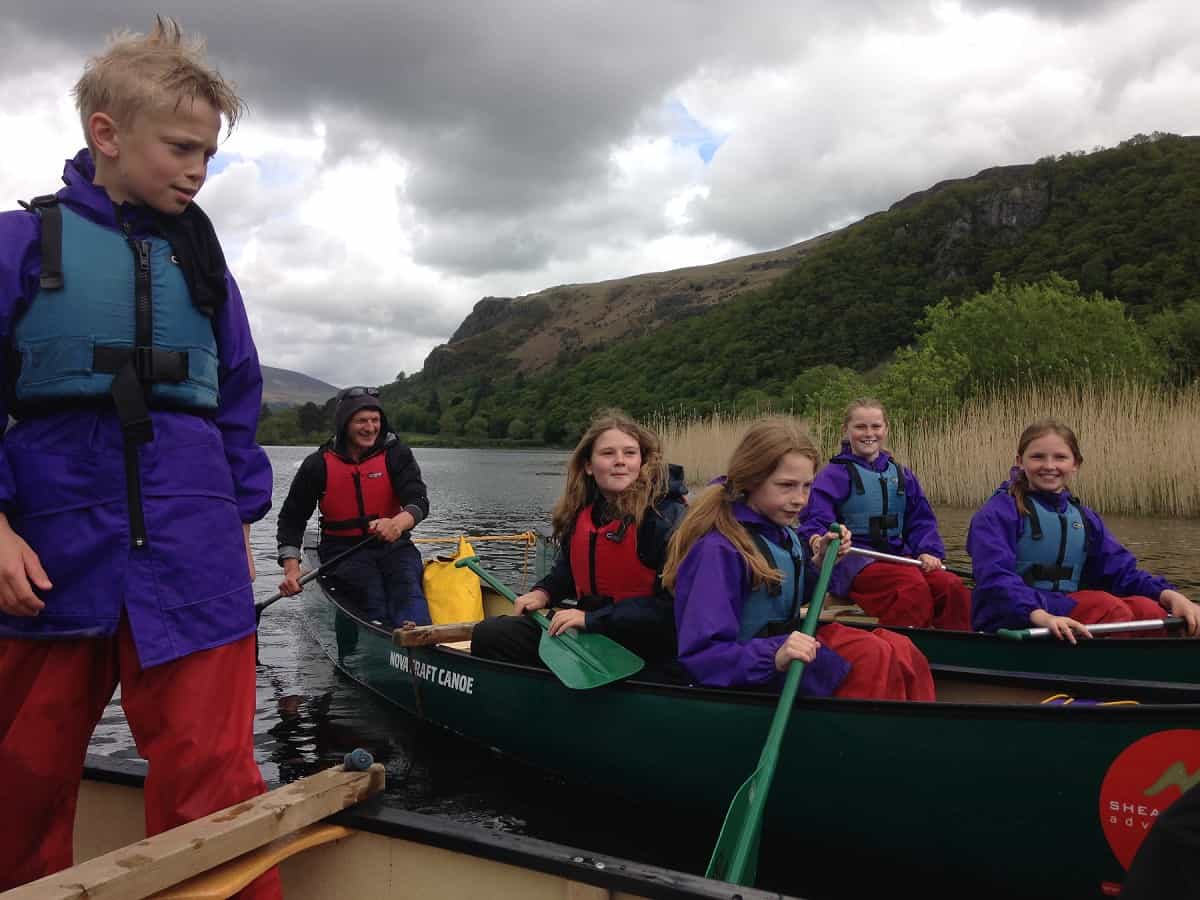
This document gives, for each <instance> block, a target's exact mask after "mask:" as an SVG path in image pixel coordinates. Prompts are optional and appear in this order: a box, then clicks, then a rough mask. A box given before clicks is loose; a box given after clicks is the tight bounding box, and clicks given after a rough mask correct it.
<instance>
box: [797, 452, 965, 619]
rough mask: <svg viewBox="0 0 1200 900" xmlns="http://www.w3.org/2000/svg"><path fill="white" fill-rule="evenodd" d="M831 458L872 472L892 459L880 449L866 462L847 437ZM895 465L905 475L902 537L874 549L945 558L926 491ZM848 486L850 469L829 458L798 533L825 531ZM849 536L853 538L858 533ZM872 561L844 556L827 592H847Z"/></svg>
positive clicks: (806, 535)
mask: <svg viewBox="0 0 1200 900" xmlns="http://www.w3.org/2000/svg"><path fill="white" fill-rule="evenodd" d="M833 459H835V460H838V459H841V460H846V461H848V462H856V463H858V464H859V465H860V466H865V467H866V468H868V469H870V470H872V471H874V472H886V471H887V467H888V463H890V462H892V461H893V460H892V457H891V454H889V453H888V452H887V451H886V450H881V451H880V452H879V455H878V456H877V457H875V461H874V462H867V461H866V460H865V459H863V458H862V457H861V456H855V455H854V454H853V453H851V452H850V442H849V441H842V450H841V452H840V453H838V455H837V456H835V457H834V458H833ZM896 467H897V468H898V469H899V470H900V472H901V475H902V476H903V478H904V498H905V503H904V539H903V540H900V539H898V538H894V537H893V538H888V541H887V546H886V547H877V548H875V549H877V550H883V551H884V552H885V553H894V554H896V555H898V556H914V557H915V556H919V555H921V554H922V553H928V554H929V555H930V556H936V557H937V558H938V559H945V558H946V547H945V546H944V545H943V544H942V538H941V535H939V534H938V528H937V517H936V516H935V515H934V514H933V507H931V506H930V505H929V500H927V499H926V497H925V492H924V491H923V490H921V484H920V482H918V481H917V476H915V475H914V474H913V473H912V472H911V471H910V470H909V469H907V468H906V467H904V466H902V465H900V464H899V463H896ZM851 487H852V485H851V482H850V473H849V472H848V471H847V470H846V467H845V466H844V465H835V464H833V462H832V461H830V462H829V463H827V464H826V465H825V466H824V467H823V468H822V469H821V471H820V472H818V473H817V477H816V478H815V479H814V480H813V486H812V493H811V494H810V495H809V498H808V505H807V506H806V507H805V508H804V512H802V513H801V514H800V529H799V530H800V534H801V536H803V537H804V538H805V539H806V540H807V539H808V538H810V537H812V536H813V535H814V534H824V533H825V532H826V531H828V530H829V526H830V525H832V524H833V523H834V522H836V521H838V507H839V506H841V505H842V504H843V503H844V502H845V501H846V500H847V499H848V498H849V497H850V490H851ZM851 537H852V539H855V538H857V537H858V536H856V535H852V536H851ZM872 562H874V560H872V559H868V558H867V557H865V556H855V555H853V554H851V555H850V556H846V557H843V559H842V561H841V562H839V563H838V564H837V566H836V567H835V568H834V570H833V578H831V579H830V581H829V592H830V593H831V594H836V595H837V596H839V597H847V596H849V594H850V583H851V582H852V581H854V579H855V578H856V577H857V576H858V573H859V572H861V571H862V570H863V569H865V568H866V567H867V566H869V565H871V563H872Z"/></svg>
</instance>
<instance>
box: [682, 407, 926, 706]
mask: <svg viewBox="0 0 1200 900" xmlns="http://www.w3.org/2000/svg"><path fill="white" fill-rule="evenodd" d="M816 465H817V451H816V448H815V447H814V446H813V444H812V441H811V440H810V439H809V437H808V435H807V434H805V433H804V431H803V429H802V428H801V427H800V426H799V424H798V423H797V422H796V421H795V420H793V419H790V418H784V417H772V418H766V419H760V420H759V421H757V422H755V423H754V424H752V425H751V426H750V429H749V430H748V431H747V432H746V435H745V437H743V438H742V440H741V442H740V443H739V444H738V446H737V448H736V449H735V450H734V451H733V456H732V457H731V458H730V460H729V466H728V468H727V470H726V475H725V477H724V479H723V480H722V481H721V483H716V484H713V485H712V486H710V487H709V488H708V489H707V490H706V491H705V493H704V494H703V495H702V496H701V498H700V499H699V500H698V501H697V502H696V503H695V504H694V505H693V506H692V508H691V509H690V510H689V511H688V514H687V516H686V517H685V518H684V520H683V523H682V524H681V525H680V527H679V530H678V531H677V532H676V534H675V536H674V537H673V538H672V539H671V544H670V548H669V551H668V554H667V562H666V566H665V567H664V569H663V582H664V583H665V584H666V585H667V587H668V588H670V589H672V590H674V592H675V622H676V628H677V630H678V643H679V662H680V663H681V664H682V666H683V667H684V669H685V670H686V671H687V672H688V674H689V675H690V676H691V677H692V679H694V680H695V681H696V682H698V683H699V684H704V685H711V686H714V687H747V688H761V689H778V688H779V687H780V686H781V684H782V681H783V675H784V672H786V671H787V669H788V667H789V665H790V664H791V662H792V661H793V660H797V659H798V660H803V661H804V662H805V663H806V664H807V665H806V666H805V669H804V676H803V678H802V680H801V682H800V691H801V693H803V694H806V695H809V696H830V695H833V696H838V697H875V698H883V699H896V700H904V699H914V700H932V699H933V696H934V691H933V680H932V677H931V676H930V673H929V664H928V663H927V662H926V661H925V658H924V657H923V656H922V655H921V653H920V651H918V650H917V649H916V647H914V646H913V645H912V643H911V642H910V641H909V640H908V639H907V638H905V637H901V636H899V635H894V634H891V633H889V632H887V631H883V630H877V631H867V630H865V629H856V628H849V627H847V626H843V625H837V624H829V625H824V626H822V627H821V628H819V629H818V630H817V634H816V637H815V638H814V637H809V636H808V635H806V634H803V633H802V632H800V631H797V630H796V628H797V626H798V624H799V610H800V606H801V604H802V603H803V602H805V601H806V600H807V598H806V597H805V594H804V585H805V582H806V580H807V578H808V575H809V574H810V573H809V572H808V569H809V564H810V562H812V561H813V560H814V559H816V560H819V559H820V558H821V556H822V555H823V554H824V552H825V550H826V548H827V547H828V544H829V541H830V535H829V534H828V533H826V534H820V535H813V536H812V538H811V539H810V540H809V541H808V542H805V541H803V540H802V539H801V538H800V536H799V534H798V533H797V532H796V523H797V519H798V517H799V515H800V513H801V512H802V511H803V509H804V506H805V504H806V503H807V501H808V494H809V490H810V488H811V487H812V482H813V475H814V470H815V469H816ZM841 537H842V547H844V548H846V549H848V548H849V544H850V533H849V532H848V531H847V530H846V529H844V528H843V529H841Z"/></svg>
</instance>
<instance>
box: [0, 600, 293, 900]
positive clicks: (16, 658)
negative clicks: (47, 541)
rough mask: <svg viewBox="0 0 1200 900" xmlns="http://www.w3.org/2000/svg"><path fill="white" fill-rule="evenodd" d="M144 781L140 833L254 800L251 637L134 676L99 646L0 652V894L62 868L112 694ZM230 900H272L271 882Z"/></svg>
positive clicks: (121, 650)
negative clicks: (90, 750) (91, 748)
mask: <svg viewBox="0 0 1200 900" xmlns="http://www.w3.org/2000/svg"><path fill="white" fill-rule="evenodd" d="M118 683H119V684H120V685H121V706H122V707H123V708H124V710H125V717H126V718H127V719H128V721H129V727H130V730H131V731H132V732H133V737H134V741H135V742H136V744H137V748H138V752H139V753H140V754H141V755H142V757H143V758H145V759H146V760H147V761H148V762H149V772H148V774H147V775H146V785H145V801H146V833H147V834H148V835H152V834H157V833H158V832H160V831H165V830H167V829H168V828H173V827H174V826H176V825H181V824H183V823H184V822H189V821H191V820H192V819H197V818H200V817H202V816H206V815H208V814H209V813H211V812H215V811H216V810H218V809H222V808H224V807H226V806H230V805H232V804H234V803H238V802H240V801H242V800H248V799H250V798H251V797H255V796H257V795H259V794H261V793H262V792H263V791H264V790H266V786H265V784H264V783H263V780H262V775H261V774H260V773H259V771H258V766H257V765H256V764H255V762H254V705H255V663H254V636H253V635H250V636H248V637H245V638H242V639H241V640H239V641H236V642H234V643H232V644H226V645H224V646H221V647H214V648H213V649H211V650H203V651H200V652H198V653H193V654H191V655H189V656H185V657H182V658H181V659H177V660H174V661H173V662H169V663H165V664H164V665H161V666H155V667H153V668H150V669H142V668H141V667H140V666H139V664H138V657H137V650H136V649H135V647H134V643H133V636H132V634H131V632H130V630H129V623H128V622H127V621H126V620H125V619H124V618H122V620H121V624H120V627H119V628H118V630H117V634H115V635H114V636H113V637H111V638H92V639H78V640H61V641H54V640H48V641H30V640H11V639H5V640H0V890H7V889H8V888H12V887H16V886H17V885H20V884H24V883H25V882H27V881H32V880H34V879H36V878H41V877H43V876H46V875H49V874H52V873H54V872H57V871H59V870H61V869H65V868H67V867H68V866H70V865H71V864H72V845H71V843H72V839H71V834H72V826H73V823H74V820H75V802H76V798H77V796H78V793H79V782H80V779H81V777H82V770H83V762H84V756H85V755H86V753H87V747H88V740H89V739H90V737H91V734H92V729H94V728H95V727H96V723H97V722H98V721H99V719H100V716H101V714H102V713H103V712H104V708H105V706H106V705H107V704H108V701H109V700H110V699H111V698H112V695H113V691H114V690H115V688H116V686H117V684H118ZM238 896H240V897H242V898H253V900H275V898H279V897H281V896H282V891H281V888H280V884H279V873H278V872H277V871H275V870H272V871H270V872H268V873H267V874H265V875H263V876H262V877H261V878H259V879H257V880H256V881H254V882H253V883H252V884H251V885H249V886H248V887H247V888H246V889H245V890H244V891H242V892H241V893H240V894H239V895H238Z"/></svg>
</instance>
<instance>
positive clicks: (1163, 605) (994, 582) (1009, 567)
mask: <svg viewBox="0 0 1200 900" xmlns="http://www.w3.org/2000/svg"><path fill="white" fill-rule="evenodd" d="M1082 463H1083V454H1082V453H1080V452H1079V442H1078V441H1077V440H1076V438H1075V432H1073V431H1072V430H1071V429H1070V428H1068V427H1067V426H1066V425H1063V424H1061V423H1059V422H1055V421H1054V420H1052V419H1046V420H1043V421H1041V422H1035V423H1034V424H1032V425H1030V426H1029V427H1028V428H1026V429H1025V430H1024V431H1023V432H1022V433H1021V439H1020V441H1019V442H1018V443H1017V464H1016V466H1014V467H1013V470H1012V474H1011V476H1010V478H1009V480H1008V481H1006V482H1004V483H1003V484H1002V485H1000V487H999V489H998V490H997V491H996V493H995V494H993V495H992V497H991V499H989V500H988V501H987V502H986V503H985V504H984V505H983V506H982V507H981V508H980V509H979V511H978V512H977V513H975V515H974V516H973V517H972V519H971V528H970V531H969V532H968V534H967V552H969V553H970V554H971V564H972V568H973V570H974V573H975V597H974V624H975V628H977V629H978V630H980V631H996V630H997V629H999V628H1027V627H1029V626H1031V625H1033V626H1037V627H1039V628H1049V629H1050V631H1051V632H1052V633H1053V634H1054V635H1055V636H1056V637H1057V638H1059V639H1060V640H1067V641H1070V642H1071V643H1072V644H1073V643H1075V641H1076V638H1077V637H1080V638H1089V637H1091V633H1090V632H1089V631H1088V629H1087V626H1088V625H1096V624H1099V623H1101V622H1129V621H1132V620H1135V619H1157V618H1164V617H1165V616H1166V615H1167V613H1168V612H1169V613H1170V614H1171V615H1175V616H1179V617H1181V618H1183V619H1184V620H1185V622H1186V623H1187V633H1188V634H1190V635H1193V636H1195V635H1197V634H1200V607H1198V606H1197V605H1196V604H1195V603H1193V602H1192V601H1191V600H1189V599H1188V598H1187V597H1185V596H1184V595H1183V594H1181V593H1180V592H1179V591H1177V590H1176V589H1175V587H1174V586H1173V585H1171V584H1170V583H1169V582H1168V581H1167V580H1166V579H1164V578H1161V577H1159V576H1157V575H1150V574H1149V573H1147V572H1143V571H1142V570H1141V569H1139V568H1138V566H1137V560H1136V559H1135V558H1134V556H1133V554H1132V553H1130V552H1129V551H1128V550H1126V549H1125V547H1123V546H1122V545H1121V543H1120V542H1119V541H1118V540H1117V539H1116V538H1115V537H1113V535H1112V533H1111V532H1110V531H1109V530H1108V529H1107V528H1106V527H1105V525H1104V521H1103V520H1102V519H1101V518H1100V516H1099V515H1097V514H1096V513H1095V512H1094V511H1093V510H1090V509H1088V508H1087V507H1086V506H1083V505H1082V504H1081V503H1080V502H1079V501H1078V500H1077V499H1076V498H1075V497H1074V496H1072V495H1071V491H1070V490H1069V487H1068V485H1069V483H1070V480H1071V476H1073V475H1074V474H1075V472H1076V471H1077V470H1078V469H1079V466H1080V465H1081V464H1082Z"/></svg>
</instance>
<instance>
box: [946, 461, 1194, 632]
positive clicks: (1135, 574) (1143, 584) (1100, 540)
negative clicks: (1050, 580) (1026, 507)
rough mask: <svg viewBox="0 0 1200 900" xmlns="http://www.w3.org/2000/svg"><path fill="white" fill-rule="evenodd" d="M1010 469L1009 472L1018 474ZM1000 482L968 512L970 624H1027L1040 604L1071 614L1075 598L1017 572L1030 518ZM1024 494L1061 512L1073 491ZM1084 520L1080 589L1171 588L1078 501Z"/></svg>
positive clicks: (1145, 592) (1137, 592)
mask: <svg viewBox="0 0 1200 900" xmlns="http://www.w3.org/2000/svg"><path fill="white" fill-rule="evenodd" d="M1016 472H1017V470H1016V469H1013V476H1012V477H1015V476H1016ZM1008 485H1009V482H1007V481H1006V482H1004V483H1003V484H1002V485H1000V487H999V488H998V489H997V490H996V493H995V494H993V495H992V496H991V498H990V499H989V500H988V501H987V502H986V503H985V504H983V506H981V507H980V508H979V510H978V511H977V512H976V513H975V515H974V516H972V517H971V527H970V529H969V530H968V531H967V552H968V553H969V554H971V571H972V572H973V573H974V575H975V591H974V593H973V595H972V602H971V619H972V623H971V624H972V626H973V627H974V628H975V630H976V631H996V630H997V629H999V628H1028V627H1029V616H1030V614H1031V613H1032V612H1033V611H1034V610H1035V609H1044V610H1046V612H1048V613H1050V614H1051V615H1054V616H1069V615H1070V614H1071V610H1072V609H1074V608H1075V601H1074V600H1072V599H1071V598H1070V597H1069V596H1067V595H1066V594H1063V593H1060V592H1059V591H1040V590H1037V589H1036V588H1032V587H1030V586H1029V585H1027V584H1026V583H1025V580H1024V579H1023V578H1021V576H1020V575H1018V574H1017V540H1018V539H1019V538H1020V536H1021V535H1022V534H1023V533H1024V532H1025V529H1026V528H1028V527H1029V519H1028V518H1027V517H1025V516H1022V515H1021V514H1020V513H1019V512H1017V501H1016V500H1015V499H1014V498H1013V497H1012V495H1010V494H1009V493H1008ZM1026 499H1027V500H1028V501H1030V502H1033V503H1040V504H1041V505H1042V506H1043V507H1044V508H1045V509H1047V510H1049V511H1051V512H1054V513H1061V512H1064V511H1065V510H1066V508H1067V504H1069V503H1070V502H1071V492H1070V491H1063V492H1062V493H1060V494H1048V493H1044V492H1042V491H1031V492H1030V493H1029V494H1027V495H1026ZM1079 511H1080V512H1081V513H1082V514H1083V521H1084V524H1085V525H1086V526H1087V561H1086V562H1085V563H1084V565H1083V574H1082V576H1081V578H1080V582H1079V584H1080V590H1088V589H1091V590H1101V591H1108V592H1109V593H1110V594H1114V595H1116V596H1118V597H1134V596H1142V597H1149V598H1150V599H1152V600H1157V599H1158V595H1159V594H1161V593H1162V592H1163V591H1165V590H1168V589H1172V588H1174V585H1172V584H1171V583H1170V582H1169V581H1167V580H1166V579H1165V578H1161V577H1159V576H1158V575H1151V574H1149V573H1148V572H1143V571H1142V570H1141V569H1139V568H1138V564H1137V559H1136V558H1135V557H1134V555H1133V554H1132V553H1130V552H1129V551H1128V550H1126V549H1125V547H1124V546H1123V545H1122V544H1121V542H1120V541H1118V540H1117V539H1116V538H1115V537H1113V534H1112V532H1111V531H1109V530H1108V528H1107V527H1106V526H1105V524H1104V520H1103V519H1101V518H1100V516H1099V515H1097V514H1096V513H1095V512H1094V511H1093V510H1090V509H1088V508H1087V507H1086V506H1080V507H1079Z"/></svg>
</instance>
